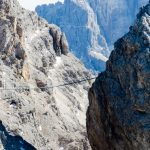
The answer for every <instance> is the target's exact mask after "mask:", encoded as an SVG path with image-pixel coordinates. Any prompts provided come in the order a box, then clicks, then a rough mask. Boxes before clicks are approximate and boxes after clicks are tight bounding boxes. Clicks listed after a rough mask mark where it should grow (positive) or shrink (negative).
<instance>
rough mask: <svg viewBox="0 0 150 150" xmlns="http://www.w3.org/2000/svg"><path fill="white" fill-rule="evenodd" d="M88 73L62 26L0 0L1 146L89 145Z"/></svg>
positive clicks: (13, 149) (41, 149)
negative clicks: (87, 114)
mask: <svg viewBox="0 0 150 150" xmlns="http://www.w3.org/2000/svg"><path fill="white" fill-rule="evenodd" d="M87 78H91V73H90V72H89V71H88V70H87V69H86V68H85V67H84V65H83V64H82V63H81V62H80V61H79V60H78V59H77V58H76V57H75V56H74V55H73V54H71V53H70V51H69V48H68V42H67V40H66V37H65V34H64V33H63V32H61V30H60V28H58V27H57V26H55V25H52V24H48V23H47V22H46V21H45V20H43V19H41V18H40V17H38V16H37V14H36V13H34V12H30V11H27V10H25V9H23V8H22V7H21V6H20V5H19V3H18V2H17V1H16V0H11V1H10V0H1V1H0V91H1V92H0V149H6V150H23V149H25V150H34V149H38V150H50V149H51V150H52V149H53V150H58V149H59V150H63V149H65V150H69V149H82V150H87V149H90V147H89V143H88V140H87V134H86V127H85V125H86V121H85V120H86V119H85V118H86V115H85V114H86V108H87V106H88V100H87V91H88V88H89V86H90V84H91V83H90V80H89V81H86V79H87ZM80 81H84V82H80ZM78 82H79V83H78Z"/></svg>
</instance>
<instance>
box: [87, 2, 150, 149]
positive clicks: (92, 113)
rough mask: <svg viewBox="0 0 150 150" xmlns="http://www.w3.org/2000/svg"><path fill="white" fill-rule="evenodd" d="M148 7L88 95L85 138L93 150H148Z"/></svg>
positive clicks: (116, 44) (119, 43)
mask: <svg viewBox="0 0 150 150" xmlns="http://www.w3.org/2000/svg"><path fill="white" fill-rule="evenodd" d="M149 33H150V4H148V5H147V6H145V7H144V8H142V9H141V10H140V13H139V14H138V15H137V20H136V22H135V24H134V26H132V27H130V31H129V32H128V33H127V34H126V35H125V36H124V37H122V38H121V39H119V40H118V41H117V42H116V43H115V45H114V47H115V48H114V51H113V52H112V53H111V56H110V58H109V61H108V62H107V68H106V71H105V72H103V73H101V74H100V75H99V77H98V78H97V79H96V81H95V83H94V84H93V86H92V88H91V89H90V91H89V101H90V106H89V108H88V111H87V130H88V137H89V140H90V143H91V146H92V148H93V150H114V149H115V150H135V149H136V150H149V149H150V78H149V76H150V49H149V47H150V36H149Z"/></svg>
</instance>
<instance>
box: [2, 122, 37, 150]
mask: <svg viewBox="0 0 150 150" xmlns="http://www.w3.org/2000/svg"><path fill="white" fill-rule="evenodd" d="M0 138H1V141H2V145H3V147H4V149H5V150H21V149H24V150H36V148H34V146H32V145H31V144H29V143H28V142H26V141H25V140H23V138H22V137H21V136H12V135H10V134H9V133H8V132H7V130H6V128H5V126H4V125H3V124H2V122H1V121H0Z"/></svg>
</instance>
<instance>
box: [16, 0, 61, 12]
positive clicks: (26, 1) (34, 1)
mask: <svg viewBox="0 0 150 150" xmlns="http://www.w3.org/2000/svg"><path fill="white" fill-rule="evenodd" d="M18 1H19V2H20V4H21V5H22V6H23V7H24V8H26V9H29V10H34V9H35V7H36V6H37V5H40V4H49V3H56V2H58V1H61V2H62V1H63V0H18Z"/></svg>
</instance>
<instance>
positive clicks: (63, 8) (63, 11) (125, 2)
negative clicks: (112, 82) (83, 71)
mask: <svg viewBox="0 0 150 150" xmlns="http://www.w3.org/2000/svg"><path fill="white" fill-rule="evenodd" d="M147 3H148V0H132V1H131V0H64V3H61V2H58V3H56V4H49V5H42V6H38V7H37V8H36V11H37V13H38V14H39V15H40V16H41V17H43V18H45V19H46V20H48V21H49V22H50V23H51V22H52V23H54V24H57V25H58V26H59V27H60V28H61V29H62V31H63V32H65V34H66V37H67V39H68V42H69V46H70V49H71V50H72V52H73V53H74V54H75V55H76V56H77V57H78V58H80V59H81V60H82V62H83V63H84V64H85V66H86V67H87V68H89V69H92V70H94V71H95V70H96V71H103V70H104V69H105V62H106V61H107V60H108V57H109V55H110V52H111V50H112V49H113V44H114V42H115V41H116V40H117V39H118V38H120V37H121V36H122V35H123V34H125V33H127V31H128V28H129V26H130V25H131V24H133V21H134V20H135V17H136V14H137V12H138V10H139V8H140V7H141V6H143V5H146V4H147ZM81 18H82V19H81Z"/></svg>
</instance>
